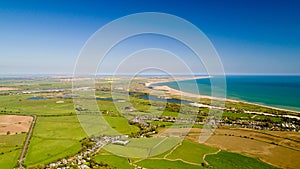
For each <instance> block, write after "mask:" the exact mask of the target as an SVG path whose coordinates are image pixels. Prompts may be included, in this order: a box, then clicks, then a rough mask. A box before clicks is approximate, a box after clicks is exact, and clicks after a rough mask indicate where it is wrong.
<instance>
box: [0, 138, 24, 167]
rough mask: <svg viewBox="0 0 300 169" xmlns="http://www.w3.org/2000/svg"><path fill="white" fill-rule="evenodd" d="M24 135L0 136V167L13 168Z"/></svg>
mask: <svg viewBox="0 0 300 169" xmlns="http://www.w3.org/2000/svg"><path fill="white" fill-rule="evenodd" d="M25 137H26V133H22V134H15V135H0V166H1V168H13V167H15V166H16V164H17V160H18V158H19V157H20V153H21V149H22V145H23V142H24V140H25Z"/></svg>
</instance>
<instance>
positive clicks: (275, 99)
mask: <svg viewBox="0 0 300 169" xmlns="http://www.w3.org/2000/svg"><path fill="white" fill-rule="evenodd" d="M225 80H226V90H225V89H224V85H219V84H218V83H217V85H214V89H216V90H215V91H217V92H216V95H215V96H218V95H219V96H220V97H221V96H222V94H221V93H222V92H224V91H225V92H226V98H229V99H234V100H242V101H247V102H252V103H258V104H262V105H267V106H273V107H277V108H284V109H289V110H296V111H300V76H226V77H225ZM214 81H216V82H218V81H220V78H219V77H213V78H211V79H209V78H206V79H197V80H185V81H178V82H167V83H160V84H157V85H166V86H169V87H171V88H174V89H178V90H182V91H184V92H190V93H196V94H198V92H199V94H203V95H209V96H211V84H213V82H214ZM195 84H197V85H195ZM193 86H196V87H193ZM218 92H219V93H218Z"/></svg>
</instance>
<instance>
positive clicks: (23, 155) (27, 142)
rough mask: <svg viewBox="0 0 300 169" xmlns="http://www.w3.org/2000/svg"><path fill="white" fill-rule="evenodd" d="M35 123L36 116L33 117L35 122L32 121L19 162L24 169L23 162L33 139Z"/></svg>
mask: <svg viewBox="0 0 300 169" xmlns="http://www.w3.org/2000/svg"><path fill="white" fill-rule="evenodd" d="M35 122H36V115H34V116H33V120H32V123H31V126H30V129H29V131H28V135H27V138H26V140H25V143H24V146H23V149H22V153H21V156H20V158H19V160H18V163H19V168H24V167H23V165H22V162H23V158H24V157H25V153H26V150H27V147H28V144H29V141H30V138H31V136H32V132H33V128H34V126H35Z"/></svg>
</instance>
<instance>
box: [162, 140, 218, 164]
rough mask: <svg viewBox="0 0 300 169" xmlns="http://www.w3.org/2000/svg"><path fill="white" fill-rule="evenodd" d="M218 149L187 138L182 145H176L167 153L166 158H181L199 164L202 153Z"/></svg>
mask: <svg viewBox="0 0 300 169" xmlns="http://www.w3.org/2000/svg"><path fill="white" fill-rule="evenodd" d="M217 150H218V149H217V148H214V147H209V146H205V145H203V144H198V143H195V142H192V141H189V140H184V141H183V142H182V145H180V146H178V147H177V148H176V150H174V151H173V152H172V154H170V155H168V156H167V158H168V159H182V160H185V161H188V162H193V163H198V164H201V163H202V162H203V161H202V157H203V155H204V154H207V153H213V152H216V151H217Z"/></svg>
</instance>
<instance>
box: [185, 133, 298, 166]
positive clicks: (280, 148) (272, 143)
mask: <svg viewBox="0 0 300 169" xmlns="http://www.w3.org/2000/svg"><path fill="white" fill-rule="evenodd" d="M194 130H197V129H194ZM284 133H285V135H288V134H289V135H293V136H294V139H291V138H292V137H290V138H288V139H287V138H286V136H285V135H282V132H277V131H276V132H275V131H273V132H272V131H268V132H259V131H256V130H246V129H217V130H216V131H215V134H214V135H213V136H212V137H210V138H209V139H208V140H207V142H206V143H205V144H206V145H210V146H217V147H219V148H221V149H222V150H227V151H231V152H236V153H240V154H244V155H247V156H251V157H254V158H259V159H260V160H261V161H264V162H267V163H269V164H272V165H275V166H278V167H282V168H297V166H299V165H300V164H299V160H298V157H299V142H298V140H299V137H297V136H295V133H294V132H284ZM198 136H199V135H198ZM198 136H197V135H195V133H190V134H189V135H188V137H187V138H188V139H191V140H194V141H197V140H198Z"/></svg>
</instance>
